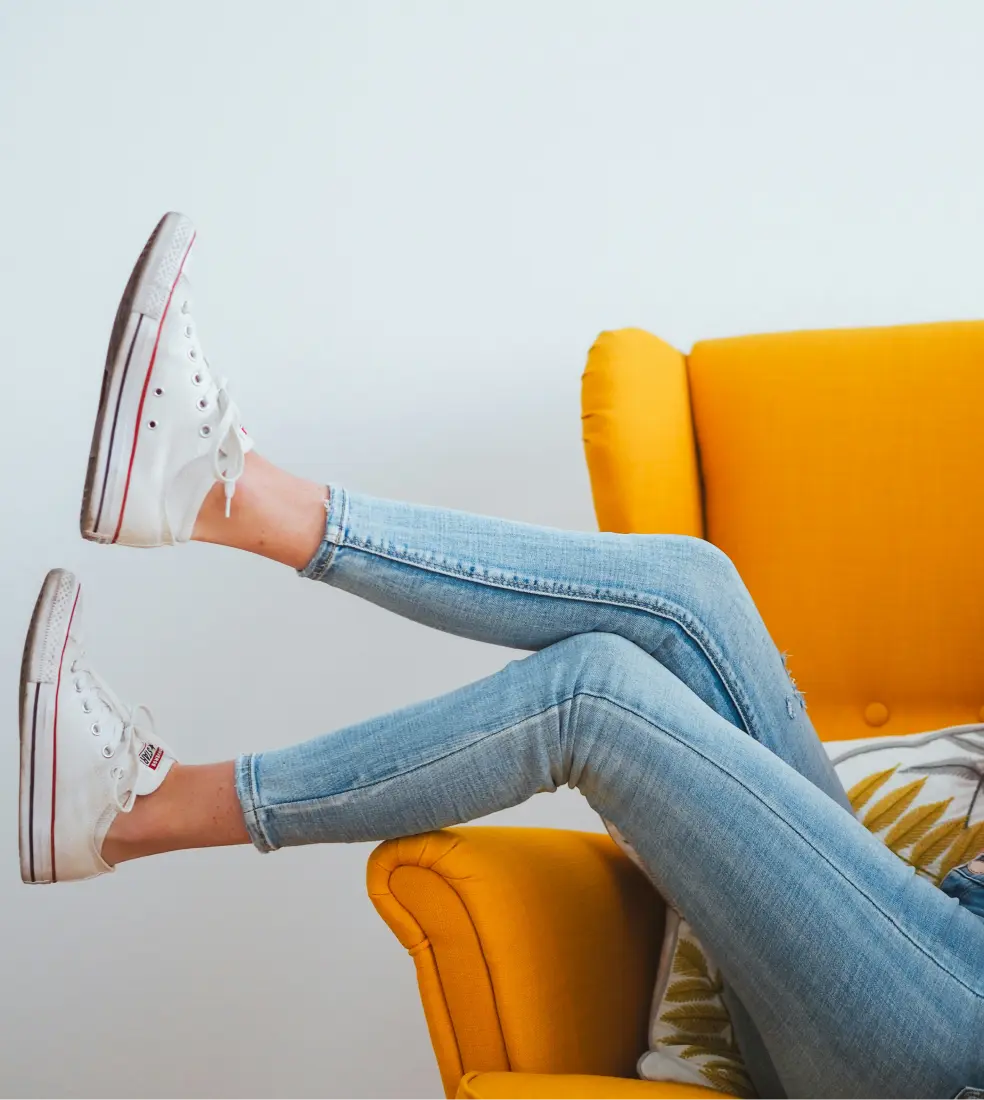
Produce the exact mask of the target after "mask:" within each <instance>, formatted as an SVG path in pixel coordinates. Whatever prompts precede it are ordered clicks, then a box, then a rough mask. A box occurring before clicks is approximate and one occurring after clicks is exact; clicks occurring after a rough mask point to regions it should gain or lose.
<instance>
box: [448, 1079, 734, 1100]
mask: <svg viewBox="0 0 984 1100" xmlns="http://www.w3.org/2000/svg"><path fill="white" fill-rule="evenodd" d="M456 1096H457V1100H473V1098H474V1100H479V1098H482V1100H484V1098H485V1097H489V1098H490V1100H491V1098H492V1097H496V1098H502V1100H506V1098H509V1100H513V1098H515V1100H524V1098H525V1097H550V1098H557V1100H566V1098H568V1097H571V1098H575V1097H576V1098H580V1097H598V1098H599V1100H608V1098H611V1100H621V1098H622V1097H626V1098H627V1100H628V1098H635V1097H638V1098H639V1100H676V1098H679V1100H690V1098H691V1097H694V1098H697V1097H716V1098H718V1100H720V1098H722V1097H728V1096H729V1094H728V1093H726V1092H715V1091H714V1090H713V1089H705V1088H701V1087H700V1086H698V1085H675V1084H670V1083H667V1082H663V1081H638V1080H635V1079H634V1078H628V1077H593V1076H591V1075H589V1074H581V1073H466V1074H465V1075H464V1077H462V1078H461V1083H460V1084H459V1085H458V1092H457V1094H456Z"/></svg>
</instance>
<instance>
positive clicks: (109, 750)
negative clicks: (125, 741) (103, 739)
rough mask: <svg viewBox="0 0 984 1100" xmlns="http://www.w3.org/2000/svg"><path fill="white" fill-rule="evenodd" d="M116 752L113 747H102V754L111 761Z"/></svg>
mask: <svg viewBox="0 0 984 1100" xmlns="http://www.w3.org/2000/svg"><path fill="white" fill-rule="evenodd" d="M115 752H116V750H115V749H114V748H113V746H112V745H103V747H102V754H103V756H105V757H106V759H107V760H109V759H110V758H111V757H112V756H113V754H114V753H115Z"/></svg>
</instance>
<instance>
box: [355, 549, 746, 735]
mask: <svg viewBox="0 0 984 1100" xmlns="http://www.w3.org/2000/svg"><path fill="white" fill-rule="evenodd" d="M345 546H346V548H347V549H351V550H358V551H361V552H362V553H365V554H370V555H373V556H375V557H380V558H385V559H387V560H390V561H395V562H401V563H405V564H410V565H413V566H414V567H415V568H417V569H423V570H425V571H426V572H429V573H434V574H436V575H438V576H448V577H458V578H460V579H462V580H468V581H472V582H474V583H475V584H480V585H483V586H484V587H486V588H500V589H503V590H505V591H519V592H529V593H531V594H533V595H537V596H549V597H551V598H553V599H560V600H563V599H581V600H584V601H586V602H588V603H597V604H605V605H608V606H614V607H628V608H630V609H637V610H640V611H644V612H647V613H648V614H651V615H658V616H661V617H663V618H666V619H669V620H670V622H673V623H675V624H676V625H677V626H679V627H680V628H681V630H683V631H684V632H685V633H686V634H687V636H688V637H690V638H692V639H693V640H694V641H695V642H696V643H697V645H698V646H699V647H700V649H701V651H702V652H703V654H704V656H705V657H706V659H707V661H708V663H709V664H710V666H711V668H713V669H714V671H715V673H716V674H717V676H718V677H719V679H720V681H721V683H722V684H723V685H724V688H725V691H727V693H728V695H729V697H730V699H731V701H732V703H733V704H734V706H735V710H737V711H738V714H739V715H740V716H741V720H742V722H743V723H744V724H745V729H744V730H743V731H742V732H744V733H746V734H748V736H749V737H751V738H752V740H753V741H758V742H759V743H760V744H761V738H760V737H759V736H758V735H757V734H756V732H755V729H754V723H752V722H751V721H750V719H749V716H748V709H749V708H748V706H747V699H746V698H745V696H744V692H742V691H741V690H740V686H739V684H738V681H737V678H734V677H733V679H735V683H734V685H732V684H731V683H729V680H728V677H726V676H725V675H724V673H723V672H722V671H721V668H720V667H719V664H718V661H717V660H716V659H715V656H714V655H713V654H712V653H711V652H710V649H711V648H712V645H711V643H712V635H711V632H710V631H708V630H707V629H706V628H705V627H704V626H703V624H701V623H700V621H699V620H698V619H696V618H695V617H693V616H692V615H689V614H688V613H687V612H686V611H685V610H683V609H680V610H677V609H676V608H675V607H673V606H672V605H669V604H666V603H663V604H661V603H660V602H659V601H658V600H657V599H655V598H653V597H648V598H646V597H639V596H636V597H635V598H634V599H633V598H631V597H629V598H622V599H617V598H615V597H614V596H611V597H608V598H602V597H599V596H598V594H597V593H596V594H595V595H594V596H591V595H588V594H587V593H588V592H589V591H590V590H588V589H585V588H584V587H583V586H580V585H573V584H568V585H566V586H564V587H565V589H566V591H565V590H560V591H548V590H544V589H538V588H537V587H535V583H534V585H530V584H528V583H524V582H522V581H517V582H510V581H506V580H502V581H493V580H489V579H488V578H487V577H481V576H476V574H474V573H471V572H468V571H467V570H465V569H464V568H463V567H459V568H455V567H454V566H448V565H443V566H438V565H435V564H434V563H432V562H428V561H426V560H424V559H422V558H421V557H419V556H418V555H417V554H416V553H415V552H413V551H409V550H407V551H399V550H395V549H393V550H383V549H381V548H379V547H376V546H372V545H369V544H366V543H364V542H362V541H361V540H360V539H359V538H358V537H357V536H354V535H347V536H346V537H345ZM542 583H544V584H550V585H555V586H556V585H558V582H556V581H546V580H544V581H543V582H542ZM650 601H651V606H650ZM671 607H672V610H671ZM650 656H651V655H650ZM723 663H724V664H727V662H723ZM729 671H730V669H729ZM739 696H740V698H739Z"/></svg>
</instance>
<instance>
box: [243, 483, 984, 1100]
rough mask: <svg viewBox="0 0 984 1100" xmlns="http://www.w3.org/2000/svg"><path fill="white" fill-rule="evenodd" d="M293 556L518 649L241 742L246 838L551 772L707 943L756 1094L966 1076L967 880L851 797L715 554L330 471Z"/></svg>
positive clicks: (488, 795)
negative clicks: (917, 856) (479, 673)
mask: <svg viewBox="0 0 984 1100" xmlns="http://www.w3.org/2000/svg"><path fill="white" fill-rule="evenodd" d="M301 572H302V576H305V577H310V578H313V579H317V580H323V581H324V582H326V583H328V584H330V585H333V586H334V587H336V588H341V589H344V590H346V591H348V592H352V593H355V594H357V595H359V596H362V597H364V598H365V599H368V600H371V601H372V602H374V603H376V604H379V605H380V606H382V607H386V608H389V609H390V610H392V611H395V612H397V613H398V614H400V615H404V616H407V617H409V618H412V619H415V620H417V621H419V622H422V623H427V624H429V625H431V626H433V627H435V628H437V629H439V630H444V631H448V632H451V633H454V634H460V635H463V636H465V637H469V638H477V639H481V640H483V641H486V642H492V643H495V644H498V645H504V646H510V647H514V648H519V649H526V650H533V651H534V652H533V653H532V654H531V655H530V656H527V657H525V658H523V659H519V660H514V661H511V662H510V663H509V664H507V665H506V667H505V668H503V669H502V670H501V671H500V672H497V673H496V674H494V675H492V676H489V677H487V678H486V679H484V680H481V681H479V682H477V683H474V684H470V685H468V686H466V687H463V688H460V689H458V690H457V691H453V692H451V693H449V694H448V695H445V696H442V697H441V698H438V699H433V700H430V701H427V702H424V703H418V704H415V705H413V706H409V707H406V708H404V709H402V710H399V711H396V712H395V713H392V714H388V715H384V716H382V717H378V718H373V719H370V720H368V721H365V722H360V723H357V724H355V725H353V726H349V727H347V728H345V729H341V730H338V731H336V732H334V733H330V734H327V735H325V736H322V737H318V738H315V739H314V740H311V741H308V742H305V743H303V744H300V745H296V746H294V747H291V748H287V749H279V750H275V751H272V752H265V753H260V754H255V755H251V756H244V757H241V758H240V759H239V761H238V762H237V786H238V792H239V796H240V799H241V801H242V805H243V810H244V814H245V817H246V821H247V825H248V828H249V831H250V835H251V837H252V839H253V842H254V843H255V844H256V846H257V847H258V848H260V849H261V850H263V851H271V850H273V849H275V848H279V847H281V846H284V845H296V844H312V843H319V842H332V841H334V842H337V841H365V840H378V839H383V838H387V837H393V836H402V835H407V834H412V833H418V832H424V831H426V830H429V829H437V828H441V827H443V826H449V825H454V824H458V823H460V822H463V821H469V820H472V819H474V818H478V817H482V816H484V815H486V814H489V813H492V812H493V811H495V810H501V809H503V808H505V807H507V806H513V805H516V804H517V803H519V802H522V801H523V800H525V799H527V798H529V797H530V796H531V795H533V794H536V793H537V792H540V791H552V790H554V789H556V787H558V786H559V785H561V784H567V785H569V786H571V787H576V788H577V789H578V790H580V791H581V793H582V794H583V795H584V796H585V798H586V799H587V800H588V802H589V803H590V805H591V806H592V807H593V808H594V809H595V810H596V811H597V812H598V813H599V814H600V815H601V816H602V817H603V818H606V819H607V820H609V821H611V822H612V823H613V824H614V825H615V826H616V827H617V829H618V830H619V831H620V833H621V834H622V835H623V836H624V837H625V838H626V840H627V841H628V842H629V843H630V844H631V845H632V846H633V848H634V849H635V850H636V852H638V853H639V855H640V857H641V858H642V860H643V862H644V863H645V865H646V867H647V868H648V870H649V873H650V876H651V878H652V880H653V882H654V884H655V885H656V887H657V889H658V890H659V891H660V893H661V894H662V895H663V896H664V897H665V898H667V899H669V900H670V901H672V903H673V904H674V905H675V906H676V907H677V908H678V909H679V910H680V911H681V912H682V913H683V914H684V915H685V917H686V919H687V920H688V921H689V923H690V924H691V926H692V927H693V929H694V931H695V933H696V934H697V935H698V936H699V937H700V939H701V941H702V942H703V944H704V945H705V947H706V949H707V950H708V952H709V953H710V954H711V956H712V957H713V959H714V960H715V962H716V963H717V964H718V965H719V966H720V968H721V971H722V974H723V975H724V978H725V981H726V994H727V997H728V1001H729V1005H731V1006H732V1008H733V1010H734V1014H735V1017H736V1019H735V1023H736V1029H737V1032H738V1035H737V1038H738V1042H739V1045H740V1046H741V1048H742V1052H743V1054H744V1056H745V1059H746V1062H747V1065H748V1069H749V1072H750V1074H751V1076H752V1079H753V1081H754V1082H755V1084H756V1087H757V1088H758V1090H759V1092H760V1094H761V1095H762V1096H780V1097H781V1096H789V1097H799V1096H804V1097H827V1096H830V1097H841V1096H845V1097H883V1096H884V1097H934V1096H935V1097H952V1096H954V1095H955V1094H956V1093H957V1092H958V1091H959V1090H960V1089H962V1088H964V1087H965V1086H968V1085H972V1086H974V1085H976V1086H980V1085H982V1084H984V920H982V919H981V916H980V912H981V909H980V904H979V903H980V897H981V895H980V892H977V893H970V892H964V888H965V886H966V885H967V884H966V883H965V882H964V878H963V877H962V875H963V871H964V870H965V869H958V872H954V873H953V876H956V877H955V878H954V881H955V882H957V883H958V886H959V889H958V890H957V891H955V892H954V893H953V895H952V896H951V894H950V893H947V892H944V891H942V890H940V889H937V888H936V887H934V886H933V885H932V884H931V883H929V882H928V881H927V880H926V879H924V878H921V877H918V876H917V875H916V874H915V872H914V870H913V869H912V868H911V867H910V866H909V865H907V864H906V863H905V862H903V861H902V860H901V859H899V858H898V857H897V856H896V855H895V854H894V853H893V852H891V851H890V850H889V849H888V848H886V847H885V846H884V844H882V842H881V841H880V840H878V839H877V838H876V837H873V836H872V835H871V833H869V832H868V830H867V829H866V828H865V827H864V826H863V825H862V824H861V823H860V822H859V821H857V820H856V819H855V817H854V816H853V814H852V813H851V810H850V806H849V804H848V802H847V799H846V796H845V794H844V791H843V789H842V788H841V786H840V783H839V781H838V779H837V776H836V773H835V772H834V770H833V767H832V766H831V764H830V762H829V760H828V758H827V754H826V753H825V751H824V750H823V747H822V745H821V744H820V742H819V740H818V738H817V735H816V733H815V731H814V729H813V726H812V723H811V722H810V719H809V717H808V714H807V711H806V707H805V705H804V699H803V697H802V696H801V694H800V693H799V692H798V691H797V689H796V687H795V685H794V684H793V683H792V681H791V679H790V677H789V675H788V673H787V671H786V668H785V664H784V661H783V658H782V655H781V654H780V653H779V651H778V650H777V648H776V646H775V644H774V642H773V641H772V639H771V637H770V636H769V634H768V631H767V630H766V628H765V625H764V623H763V621H762V619H761V616H760V615H759V613H758V611H757V609H756V607H755V605H754V603H753V601H752V599H751V596H750V595H749V593H748V591H747V590H746V588H745V586H744V584H743V583H742V581H741V578H740V577H739V575H738V572H737V570H736V569H735V567H734V565H733V563H732V562H731V561H730V559H729V558H728V557H727V556H726V555H725V554H724V553H723V552H721V551H720V550H718V549H717V548H716V547H714V546H713V545H712V544H710V543H708V542H706V541H704V540H701V539H697V538H692V537H689V536H682V535H615V534H594V533H592V534H584V533H577V532H567V531H559V530H554V529H549V528H540V527H534V526H530V525H525V524H517V523H510V522H506V521H503V520H498V519H491V518H485V517H480V516H473V515H469V514H466V513H462V512H455V511H447V510H443V509H437V508H426V507H419V506H414V505H408V504H401V503H397V502H393V501H385V500H377V499H373V498H371V497H368V496H364V495H360V494H355V493H349V492H346V491H345V490H344V489H342V488H338V487H332V488H331V490H330V504H329V505H328V507H327V517H326V529H325V539H324V542H323V543H322V545H321V547H320V548H319V550H318V552H317V553H316V555H315V556H314V558H313V559H312V561H311V563H310V564H309V565H308V566H307V568H306V569H304V570H303V571H301ZM326 674H327V675H330V670H328V672H327V673H326ZM953 876H948V878H950V877H953ZM971 885H972V886H973V885H975V884H971ZM640 1053H641V1052H640Z"/></svg>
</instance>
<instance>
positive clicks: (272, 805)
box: [263, 692, 578, 810]
mask: <svg viewBox="0 0 984 1100" xmlns="http://www.w3.org/2000/svg"><path fill="white" fill-rule="evenodd" d="M577 695H578V692H573V693H572V694H571V695H568V696H566V697H565V698H563V699H558V700H557V701H556V702H555V703H551V704H550V706H548V707H544V708H543V709H542V710H538V711H536V712H535V713H533V714H527V715H525V716H524V717H523V718H521V719H520V720H519V721H518V722H512V723H511V724H510V725H508V726H502V727H501V728H499V729H495V730H489V731H488V733H483V734H482V735H481V737H476V738H474V739H473V740H472V741H469V742H468V744H467V745H458V746H457V747H456V748H453V749H451V750H450V751H448V752H445V753H442V754H441V755H439V756H434V757H431V758H430V759H429V760H424V761H422V762H421V763H419V764H414V765H413V767H411V768H406V769H404V770H403V771H396V772H394V773H393V774H392V775H387V776H386V777H385V778H383V779H374V780H373V781H372V782H371V783H362V784H360V785H359V786H357V787H346V788H345V790H344V791H339V792H338V794H346V795H348V794H355V793H357V792H359V791H371V790H372V789H373V788H374V787H378V786H380V785H381V784H383V783H391V782H392V781H393V780H394V779H405V778H406V777H407V776H408V775H413V774H414V772H418V771H420V769H421V768H429V767H432V766H433V765H434V764H441V763H443V762H444V761H445V760H450V759H451V758H452V757H454V756H457V755H458V754H459V753H462V752H467V750H468V749H473V748H474V747H475V746H476V745H480V744H482V742H483V741H487V740H488V739H489V738H490V737H498V736H499V735H500V734H503V733H510V732H512V731H513V730H515V729H518V728H519V727H520V726H523V725H525V724H526V723H527V722H532V721H533V719H535V718H541V717H542V716H543V715H544V714H547V713H548V712H549V711H551V710H559V709H560V708H561V707H563V706H565V705H566V704H567V703H569V702H571V700H572V699H574V698H575V697H576V696H577ZM326 797H327V798H335V797H336V795H327V796H325V795H319V796H317V797H315V798H293V799H288V800H287V801H285V802H268V803H265V804H264V806H263V808H264V809H271V810H273V809H275V810H282V809H285V808H287V807H292V806H305V805H310V804H311V803H313V802H323V801H324V800H325V798H326Z"/></svg>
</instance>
